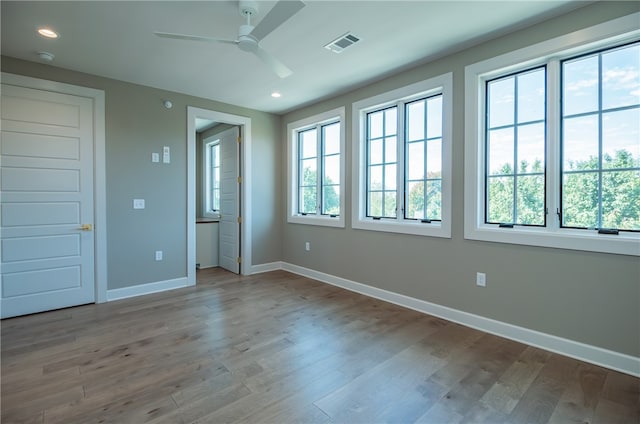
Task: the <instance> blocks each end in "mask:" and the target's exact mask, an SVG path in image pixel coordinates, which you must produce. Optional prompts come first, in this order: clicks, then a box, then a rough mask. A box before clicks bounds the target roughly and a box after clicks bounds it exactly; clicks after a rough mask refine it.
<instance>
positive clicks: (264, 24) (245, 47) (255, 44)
mask: <svg viewBox="0 0 640 424" xmlns="http://www.w3.org/2000/svg"><path fill="white" fill-rule="evenodd" d="M304 6H305V4H304V3H303V2H302V1H300V0H281V1H279V2H278V3H276V5H275V6H274V7H273V8H272V9H271V10H270V11H269V13H267V15H266V16H265V17H264V18H263V19H262V21H260V23H259V24H258V26H256V27H254V26H252V25H251V17H252V16H255V15H257V14H258V2H257V1H244V0H240V1H239V2H238V7H239V10H240V14H241V15H242V16H244V17H245V18H246V24H244V25H240V29H239V30H238V38H237V39H235V40H229V39H225V38H216V37H207V36H199V35H189V34H175V33H171V32H154V34H155V35H157V36H158V37H163V38H173V39H177V40H189V41H205V42H216V43H226V44H235V45H237V46H238V47H239V48H240V50H242V51H245V52H249V53H253V54H255V55H256V56H258V58H259V59H260V60H262V61H263V62H264V63H265V64H267V66H269V67H270V68H271V69H272V70H273V72H275V73H276V74H277V75H278V76H279V77H280V78H286V77H288V76H289V75H291V74H292V73H293V72H292V71H291V69H289V68H288V67H287V66H286V65H285V64H284V63H282V62H280V61H279V60H278V59H276V58H275V57H273V56H271V55H270V54H269V53H268V52H267V51H265V50H264V49H263V48H262V47H260V41H261V40H262V39H263V38H264V37H266V36H267V35H269V34H270V33H271V31H273V30H275V29H276V28H278V27H279V26H280V25H282V24H283V23H284V22H285V21H286V20H287V19H289V18H290V17H292V16H293V15H295V14H296V13H298V11H299V10H300V9H302V8H303V7H304Z"/></svg>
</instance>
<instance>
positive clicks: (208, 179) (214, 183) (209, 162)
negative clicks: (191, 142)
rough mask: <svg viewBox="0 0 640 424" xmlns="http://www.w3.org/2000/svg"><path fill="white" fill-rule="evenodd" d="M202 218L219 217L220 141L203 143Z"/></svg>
mask: <svg viewBox="0 0 640 424" xmlns="http://www.w3.org/2000/svg"><path fill="white" fill-rule="evenodd" d="M204 168H205V180H204V183H205V187H204V192H205V196H204V205H203V206H204V216H206V217H210V218H217V217H219V216H220V140H219V139H214V140H212V141H208V140H206V141H205V143H204Z"/></svg>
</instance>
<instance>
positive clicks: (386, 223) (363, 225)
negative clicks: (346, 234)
mask: <svg viewBox="0 0 640 424" xmlns="http://www.w3.org/2000/svg"><path fill="white" fill-rule="evenodd" d="M351 225H352V227H353V228H354V229H358V230H370V231H383V232H387V233H398V234H411V235H414V236H427V237H441V238H451V228H449V227H447V226H446V225H444V224H443V223H442V222H441V221H436V222H432V223H422V222H419V221H401V222H398V221H396V220H394V219H384V218H382V219H380V220H374V219H373V218H366V219H364V218H359V219H354V220H353V222H352V224H351Z"/></svg>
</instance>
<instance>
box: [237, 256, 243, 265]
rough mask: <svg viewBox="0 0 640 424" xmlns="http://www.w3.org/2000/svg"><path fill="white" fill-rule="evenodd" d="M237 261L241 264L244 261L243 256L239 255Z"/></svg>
mask: <svg viewBox="0 0 640 424" xmlns="http://www.w3.org/2000/svg"><path fill="white" fill-rule="evenodd" d="M237 261H238V263H239V264H241V263H242V258H241V257H240V256H238V259H237Z"/></svg>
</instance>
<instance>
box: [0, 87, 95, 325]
mask: <svg viewBox="0 0 640 424" xmlns="http://www.w3.org/2000/svg"><path fill="white" fill-rule="evenodd" d="M1 100H2V104H1V112H0V114H1V117H2V122H1V125H2V132H1V141H0V154H1V156H0V160H1V165H2V166H1V170H0V175H1V181H0V187H1V188H2V198H1V202H0V205H1V213H0V217H1V227H2V234H1V237H0V239H1V244H0V246H1V249H2V250H1V254H0V256H1V260H2V271H1V276H2V282H1V288H2V294H1V302H2V303H1V312H0V315H1V316H2V318H6V317H11V316H16V315H24V314H29V313H34V312H40V311H45V310H51V309H58V308H63V307H67V306H74V305H80V304H84V303H91V302H94V301H95V286H94V233H93V228H92V225H93V217H94V211H93V204H94V203H93V195H94V194H93V187H94V184H93V178H94V176H93V157H94V155H93V146H94V140H93V138H94V129H93V109H92V100H91V99H89V98H86V97H79V96H72V95H66V94H60V93H53V92H49V91H44V90H36V89H30V88H24V87H17V86H13V85H8V84H2V94H1Z"/></svg>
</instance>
